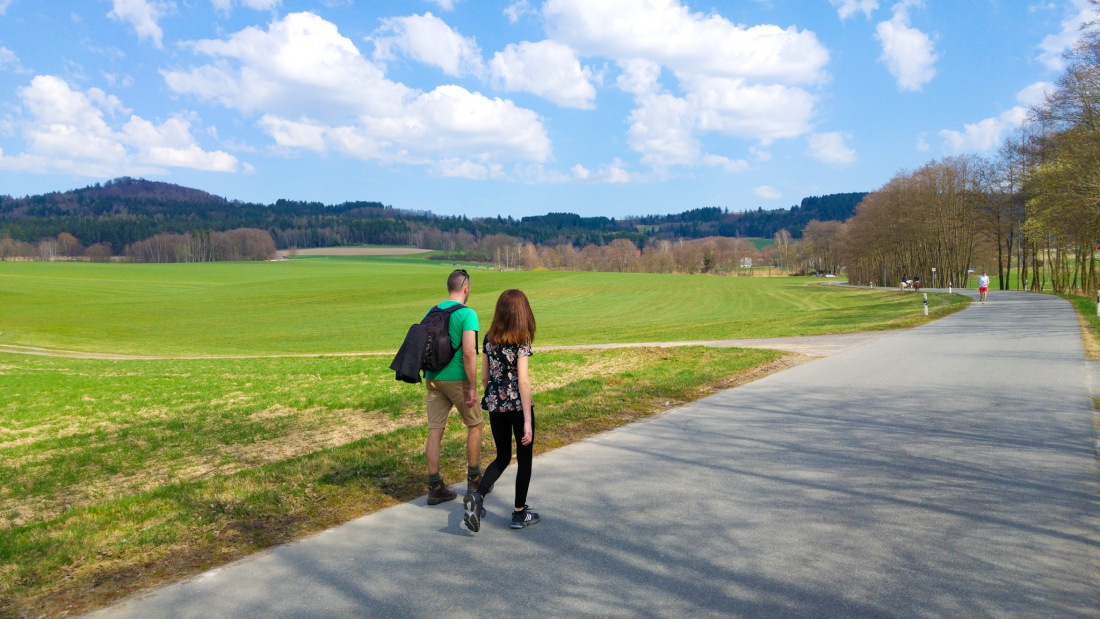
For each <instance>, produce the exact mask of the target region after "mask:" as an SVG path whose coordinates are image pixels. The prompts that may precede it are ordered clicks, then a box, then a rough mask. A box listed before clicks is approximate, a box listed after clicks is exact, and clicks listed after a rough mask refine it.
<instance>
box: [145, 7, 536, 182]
mask: <svg viewBox="0 0 1100 619" xmlns="http://www.w3.org/2000/svg"><path fill="white" fill-rule="evenodd" d="M191 47H192V48H193V49H194V50H195V52H196V53H199V54H205V55H208V56H211V57H212V58H213V61H212V62H211V63H210V64H206V65H202V66H198V67H192V68H190V69H189V70H180V71H165V72H163V75H164V78H165V80H166V81H167V83H168V85H169V87H170V88H172V89H173V90H174V91H176V92H178V93H180V94H188V95H193V96H196V97H199V98H202V99H206V100H210V101H215V102H217V103H220V104H221V105H224V106H226V107H230V108H234V109H238V110H241V111H243V112H247V113H256V114H258V115H259V121H258V124H259V126H260V128H261V129H263V130H264V131H266V132H267V133H268V135H269V136H270V137H271V138H272V140H273V141H274V143H275V145H276V146H277V147H278V148H281V149H285V150H288V151H293V150H298V149H306V150H312V151H317V152H328V151H336V152H340V153H346V154H349V155H352V156H355V157H359V158H362V159H369V160H379V161H387V162H398V163H409V164H419V165H426V166H431V167H432V168H433V169H434V170H435V171H437V172H438V173H440V174H446V175H451V176H454V175H460V176H461V175H467V176H468V177H470V178H490V177H493V176H492V175H493V174H497V173H498V170H500V169H501V168H500V167H499V166H500V165H503V164H507V163H516V162H539V163H541V162H545V161H547V160H549V158H550V140H549V138H548V136H547V133H546V129H545V127H543V125H542V123H541V121H540V120H539V118H538V115H537V114H535V113H534V112H533V111H531V110H527V109H524V108H521V107H519V106H517V105H515V103H513V102H511V101H508V100H502V99H499V98H489V97H486V96H484V95H482V94H480V93H473V92H469V91H468V90H466V89H464V88H462V87H460V86H456V85H443V86H439V87H437V88H435V89H433V90H431V91H429V92H421V91H418V90H415V89H412V88H409V87H407V86H405V85H403V84H399V83H396V82H393V81H391V80H389V79H387V78H386V76H385V74H384V72H383V70H382V68H381V67H380V66H378V65H377V64H375V63H373V62H371V61H370V60H369V59H367V58H365V57H364V56H362V55H361V54H360V53H359V51H358V49H356V47H355V45H354V44H352V42H351V41H350V40H348V39H347V38H346V37H344V36H342V35H341V34H340V33H339V32H338V30H337V28H336V26H335V25H334V24H332V23H330V22H328V21H325V20H324V19H322V18H321V17H318V16H317V15H313V14H311V13H293V14H290V15H287V16H286V17H284V18H283V19H281V20H278V21H276V22H274V23H272V24H271V26H270V27H269V28H268V29H267V30H266V31H265V30H261V29H258V28H248V29H245V30H242V31H240V32H238V33H236V34H234V35H232V36H230V37H229V38H228V39H226V40H205V41H198V42H195V43H193V44H191Z"/></svg>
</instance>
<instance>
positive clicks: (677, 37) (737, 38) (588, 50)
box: [543, 0, 829, 84]
mask: <svg viewBox="0 0 1100 619" xmlns="http://www.w3.org/2000/svg"><path fill="white" fill-rule="evenodd" d="M543 17H544V19H545V20H546V29H547V31H548V32H549V33H550V35H551V38H553V39H555V40H558V41H562V42H564V43H566V44H568V45H570V46H571V47H573V48H574V49H576V50H578V51H579V52H580V53H581V54H582V55H598V56H607V57H610V58H614V59H616V60H626V59H630V58H649V59H651V60H653V61H655V62H657V63H659V64H661V65H663V66H665V67H668V68H669V69H671V70H672V71H674V72H677V73H694V74H707V75H716V76H727V77H733V78H741V79H746V80H762V81H766V82H782V83H790V84H798V83H817V82H820V81H821V80H823V79H824V77H825V73H824V66H825V64H826V63H827V62H828V60H829V54H828V52H827V51H826V49H825V48H824V46H822V45H821V43H820V42H819V41H818V40H817V37H816V36H815V35H814V34H813V33H812V32H808V31H799V30H797V29H795V28H787V29H783V28H780V27H778V26H771V25H762V26H753V27H751V28H745V27H743V26H739V25H736V24H734V23H732V22H730V21H728V20H727V19H725V18H723V17H721V16H719V15H714V14H704V13H692V12H691V11H690V10H689V9H688V8H687V7H686V6H684V5H683V4H682V3H681V2H680V1H679V0H603V1H601V2H590V1H588V0H548V1H547V2H546V4H545V6H544V7H543Z"/></svg>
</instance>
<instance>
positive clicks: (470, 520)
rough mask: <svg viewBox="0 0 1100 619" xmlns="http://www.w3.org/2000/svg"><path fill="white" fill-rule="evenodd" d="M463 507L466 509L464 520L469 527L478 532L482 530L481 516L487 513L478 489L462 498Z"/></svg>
mask: <svg viewBox="0 0 1100 619" xmlns="http://www.w3.org/2000/svg"><path fill="white" fill-rule="evenodd" d="M462 507H463V508H465V509H466V514H465V515H463V516H462V522H465V523H466V528H467V529H469V530H471V531H473V532H474V533H477V532H478V531H480V530H481V517H482V516H484V515H485V507H483V506H482V498H481V495H480V494H478V493H477V492H476V491H475V492H470V493H467V494H466V496H465V497H463V499H462Z"/></svg>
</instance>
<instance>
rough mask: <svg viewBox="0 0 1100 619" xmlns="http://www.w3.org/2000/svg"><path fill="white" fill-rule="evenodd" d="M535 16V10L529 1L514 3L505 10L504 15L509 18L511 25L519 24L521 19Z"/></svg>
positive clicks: (522, 0)
mask: <svg viewBox="0 0 1100 619" xmlns="http://www.w3.org/2000/svg"><path fill="white" fill-rule="evenodd" d="M533 14H535V10H534V9H532V8H531V4H530V3H529V2H528V1H527V0H519V1H518V2H513V3H512V4H509V5H508V6H507V7H505V9H504V15H505V17H507V18H508V23H510V24H515V23H518V22H519V20H520V18H522V17H525V16H527V15H533Z"/></svg>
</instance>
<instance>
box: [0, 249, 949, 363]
mask: <svg viewBox="0 0 1100 619" xmlns="http://www.w3.org/2000/svg"><path fill="white" fill-rule="evenodd" d="M451 268H454V266H453V265H450V264H439V263H438V262H432V261H428V260H424V259H418V258H404V259H398V258H389V259H385V258H310V259H297V260H289V261H284V262H262V263H203V264H168V265H149V264H93V263H59V262H45V263H44V262H23V263H0V298H2V299H3V307H2V308H0V346H4V345H9V346H10V345H17V346H35V347H43V348H50V349H61V350H74V351H84V352H100V353H123V354H133V355H158V356H165V355H170V356H183V355H186V356H210V355H263V354H294V353H298V354H309V353H352V352H368V351H392V350H396V348H397V347H398V346H399V345H400V343H401V338H402V337H403V336H404V334H405V330H406V329H407V328H408V325H409V324H410V323H412V322H414V321H415V320H416V319H418V318H419V317H420V316H421V315H422V314H423V313H424V311H425V306H426V304H430V303H431V302H432V301H433V300H436V299H441V298H443V297H444V296H445V292H444V284H443V282H444V280H445V278H446V275H447V273H448V272H449V271H450V269H451ZM469 270H470V273H471V277H472V282H473V286H472V292H471V297H470V301H469V305H470V306H471V307H473V308H474V309H475V310H477V312H478V315H479V317H480V320H481V322H482V323H485V324H486V325H487V324H488V321H489V320H490V319H491V318H492V311H493V304H494V303H495V301H496V297H497V295H498V294H499V293H500V292H501V291H502V290H505V289H507V288H520V289H522V290H524V291H525V292H526V293H527V295H528V297H529V298H530V299H531V303H532V306H533V307H534V309H535V312H536V315H537V318H538V324H539V336H538V339H539V343H540V344H543V345H585V344H594V343H614V342H642V341H667V340H711V339H729V338H746V337H781V336H788V335H816V334H822V333H839V332H853V331H862V330H868V329H884V328H886V329H888V328H897V327H904V326H909V325H912V324H916V323H917V322H919V320H920V317H919V316H918V315H917V314H919V313H920V310H921V304H920V300H919V298H918V297H917V296H916V295H914V294H911V293H910V294H900V293H896V292H890V291H881V290H880V291H870V290H857V289H848V288H840V287H832V286H823V285H815V284H816V283H819V282H821V281H823V280H814V279H811V278H754V277H708V276H687V275H659V274H645V273H587V272H585V273H577V272H549V271H540V272H498V271H494V270H490V269H485V268H474V267H471V268H470V269H469ZM957 302H959V301H958V300H955V301H952V300H951V299H950V297H946V296H933V297H932V299H931V301H930V303H931V306H930V307H931V310H932V312H933V313H934V314H935V313H938V312H939V311H940V310H941V308H947V307H948V306H949V305H950V304H952V303H957Z"/></svg>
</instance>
